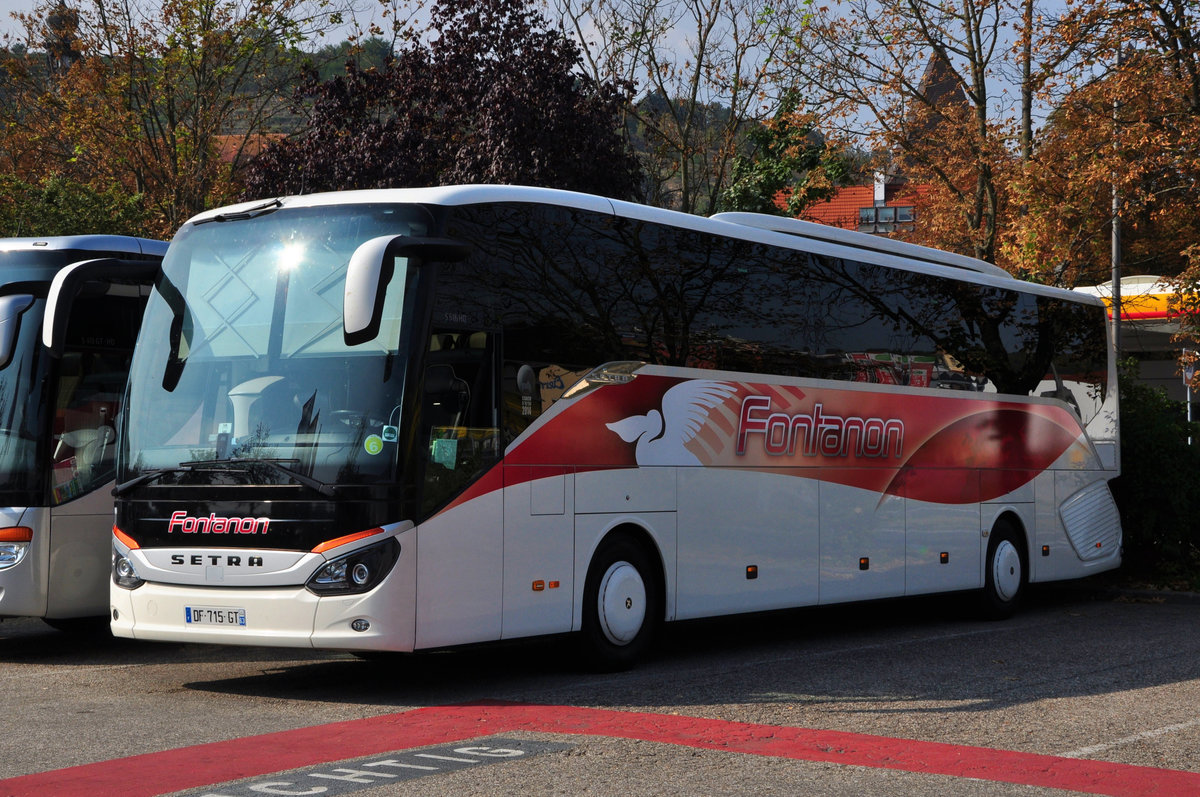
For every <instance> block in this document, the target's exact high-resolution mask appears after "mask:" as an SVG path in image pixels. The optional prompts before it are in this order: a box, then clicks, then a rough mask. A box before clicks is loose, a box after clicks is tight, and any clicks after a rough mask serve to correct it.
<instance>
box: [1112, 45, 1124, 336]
mask: <svg viewBox="0 0 1200 797" xmlns="http://www.w3.org/2000/svg"><path fill="white" fill-rule="evenodd" d="M1124 62H1125V47H1124V46H1123V45H1118V47H1117V72H1118V76H1119V73H1120V69H1121V66H1122V65H1123V64H1124ZM1120 109H1121V102H1120V100H1118V99H1117V98H1115V97H1114V98H1113V106H1112V120H1113V171H1112V175H1113V183H1112V325H1113V326H1112V329H1113V335H1112V339H1113V350H1114V351H1115V352H1116V355H1117V359H1120V357H1121V191H1120V188H1118V182H1117V178H1118V175H1117V169H1118V168H1119V166H1120V136H1119V135H1118V132H1119V125H1120V119H1119V111H1120Z"/></svg>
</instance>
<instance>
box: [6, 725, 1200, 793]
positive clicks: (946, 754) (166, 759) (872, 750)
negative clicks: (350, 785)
mask: <svg viewBox="0 0 1200 797" xmlns="http://www.w3.org/2000/svg"><path fill="white" fill-rule="evenodd" d="M512 731H533V732H539V733H563V734H578V735H585V736H609V737H615V738H622V739H640V740H643V741H648V742H661V743H663V744H674V745H681V746H686V747H697V748H704V749H708V750H724V751H726V752H733V753H746V754H751V755H763V756H772V757H776V758H792V759H796V760H800V761H822V762H828V763H833V764H843V765H850V766H863V767H876V768H879V769H894V770H900V771H904V772H917V773H922V774H929V775H949V776H952V777H963V778H977V779H980V780H990V781H997V782H1001V783H1019V784H1024V785H1028V786H1042V787H1045V788H1054V789H1067V790H1071V791H1079V792H1085V793H1089V794H1103V795H1117V796H1118V797H1125V796H1126V795H1148V794H1154V795H1170V796H1174V795H1178V796H1179V797H1184V795H1196V794H1200V772H1181V771H1178V770H1172V769H1154V768H1152V767H1140V766H1133V765H1130V764H1115V763H1111V762H1108V761H1091V760H1086V759H1076V758H1061V757H1059V756H1052V755H1038V754H1036V753H1019V752H1015V751H1011V750H995V749H992V748H988V747H971V746H967V745H957V744H944V743H941V742H922V741H914V740H911V739H893V738H889V737H885V736H870V735H867V734H861V733H846V732H843V731H821V730H810V729H807V728H793V727H788V726H779V725H755V724H751V723H745V722H729V721H727V720H713V719H701V718H698V717H680V716H675V715H667V714H648V713H640V712H632V711H608V710H603V709H591V708H576V707H573V706H536V705H526V704H508V703H477V704H469V705H464V706H445V707H441V706H439V707H432V708H421V709H414V710H413V711H405V712H402V713H399V714H386V715H383V716H379V717H369V718H367V719H361V720H351V721H348V722H337V723H333V724H330V725H317V726H313V727H311V728H301V729H299V730H294V731H281V732H279V733H268V734H264V735H262V736H251V737H247V738H244V739H231V740H229V741H225V742H212V743H210V744H201V745H195V746H193V747H182V748H179V749H177V750H165V751H163V752H160V753H146V754H144V755H137V756H131V757H129V758H121V759H114V760H112V761H102V762H99V763H95V764H85V765H83V766H78V767H70V768H68V769H59V770H53V771H51V772H41V773H38V774H35V775H23V776H21V777H17V778H10V779H8V780H0V794H3V795H7V797H26V796H27V795H28V797H34V796H35V795H37V796H38V797H40V796H41V795H47V794H53V795H56V797H106V796H107V795H114V796H115V795H121V797H152V795H157V794H163V793H166V792H173V791H182V790H184V789H191V788H196V787H200V786H212V785H215V784H219V783H224V782H226V781H230V780H238V779H240V778H249V777H256V776H260V775H267V774H272V773H275V772H282V771H285V770H289V769H297V768H300V767H307V766H314V765H319V764H326V763H329V762H331V761H341V760H344V759H348V758H359V757H362V756H369V755H375V754H378V753H387V752H392V751H397V750H406V749H409V748H413V747H425V746H428V745H435V744H446V743H449V742H457V741H460V740H463V739H474V738H477V737H480V736H490V735H493V734H499V733H509V732H512Z"/></svg>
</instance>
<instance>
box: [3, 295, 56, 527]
mask: <svg viewBox="0 0 1200 797" xmlns="http://www.w3.org/2000/svg"><path fill="white" fill-rule="evenodd" d="M45 308H46V300H45V299H41V298H34V297H33V296H30V295H28V294H10V295H6V296H0V504H2V505H4V506H36V505H38V504H39V503H40V502H41V498H42V495H43V492H44V485H43V483H42V479H43V476H44V469H43V468H41V467H39V463H40V461H41V456H40V455H39V453H38V448H39V441H40V440H41V439H42V437H43V432H42V430H43V428H44V426H45V420H46V419H45V412H46V410H47V406H46V402H45V397H44V395H43V393H42V391H41V389H40V386H41V385H42V384H43V382H44V380H45V378H46V368H47V358H46V357H45V355H44V353H43V351H42V347H41V341H40V339H39V336H40V335H41V331H42V315H43V313H44V311H45Z"/></svg>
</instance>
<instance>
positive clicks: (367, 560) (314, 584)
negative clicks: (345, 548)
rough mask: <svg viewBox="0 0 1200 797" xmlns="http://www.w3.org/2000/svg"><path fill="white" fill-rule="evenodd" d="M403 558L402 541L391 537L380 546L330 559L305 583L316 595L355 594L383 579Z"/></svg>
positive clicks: (372, 587) (373, 586) (366, 589)
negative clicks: (401, 554)
mask: <svg viewBox="0 0 1200 797" xmlns="http://www.w3.org/2000/svg"><path fill="white" fill-rule="evenodd" d="M399 558H400V543H399V542H397V541H396V538H395V537H390V538H388V539H387V540H385V541H383V542H381V543H379V544H378V545H371V546H368V547H366V548H361V549H359V550H357V551H355V552H354V553H348V554H346V555H345V556H339V557H338V558H337V559H333V560H331V561H329V562H326V563H325V564H324V565H322V566H321V568H320V569H319V570H317V572H315V573H313V575H312V578H310V579H309V580H308V583H307V584H305V585H304V586H305V587H307V588H308V591H309V592H311V593H313V594H314V595H354V594H357V593H360V592H367V591H369V590H372V589H374V588H375V586H376V585H377V584H378V583H379V582H380V581H382V580H383V578H384V576H386V575H387V574H388V573H389V572H391V570H392V565H394V564H396V560H397V559H399Z"/></svg>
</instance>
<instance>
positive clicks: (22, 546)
mask: <svg viewBox="0 0 1200 797" xmlns="http://www.w3.org/2000/svg"><path fill="white" fill-rule="evenodd" d="M32 540H33V529H31V528H29V527H28V526H13V527H11V528H4V529H0V570H7V569H8V568H10V567H14V566H16V565H17V564H18V563H20V561H21V560H22V559H24V558H25V554H26V553H27V552H28V551H29V543H30V542H31V541H32Z"/></svg>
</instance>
